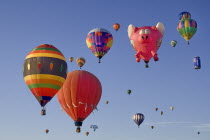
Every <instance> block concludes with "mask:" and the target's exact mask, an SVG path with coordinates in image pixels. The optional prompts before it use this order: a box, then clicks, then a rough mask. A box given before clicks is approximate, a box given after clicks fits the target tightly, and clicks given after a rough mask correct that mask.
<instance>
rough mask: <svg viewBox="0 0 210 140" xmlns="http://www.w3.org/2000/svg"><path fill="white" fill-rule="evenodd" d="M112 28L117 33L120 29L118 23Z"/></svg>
mask: <svg viewBox="0 0 210 140" xmlns="http://www.w3.org/2000/svg"><path fill="white" fill-rule="evenodd" d="M113 28H114V29H115V30H116V31H117V30H119V29H120V24H119V23H115V24H114V25H113Z"/></svg>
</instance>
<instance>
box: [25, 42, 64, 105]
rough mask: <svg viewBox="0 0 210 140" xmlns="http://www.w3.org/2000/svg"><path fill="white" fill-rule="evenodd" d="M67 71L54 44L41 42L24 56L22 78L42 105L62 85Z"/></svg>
mask: <svg viewBox="0 0 210 140" xmlns="http://www.w3.org/2000/svg"><path fill="white" fill-rule="evenodd" d="M66 71H67V64H66V60H65V58H64V56H63V54H62V53H61V52H60V51H59V50H58V49H57V48H56V47H54V46H52V45H49V44H43V45H40V46H38V47H36V48H34V49H33V50H32V51H31V52H30V53H29V54H28V55H27V56H26V58H25V62H24V66H23V76H24V80H25V82H26V84H27V86H28V87H29V89H30V90H31V92H32V93H33V95H34V96H35V97H36V99H37V100H38V102H39V103H40V105H41V106H42V107H44V106H45V105H46V104H47V103H48V102H49V101H50V100H51V99H52V98H53V97H54V96H55V94H56V93H57V92H58V91H59V89H60V88H61V87H62V85H63V83H64V81H65V79H66V75H67V73H66Z"/></svg>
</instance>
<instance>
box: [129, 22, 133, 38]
mask: <svg viewBox="0 0 210 140" xmlns="http://www.w3.org/2000/svg"><path fill="white" fill-rule="evenodd" d="M134 28H135V27H134V26H133V25H132V24H130V25H129V26H128V37H129V38H130V37H131V34H132V33H133V30H134Z"/></svg>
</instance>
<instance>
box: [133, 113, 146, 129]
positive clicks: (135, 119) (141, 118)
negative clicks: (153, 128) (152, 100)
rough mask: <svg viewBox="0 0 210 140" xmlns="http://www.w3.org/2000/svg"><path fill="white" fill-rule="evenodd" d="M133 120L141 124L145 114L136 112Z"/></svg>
mask: <svg viewBox="0 0 210 140" xmlns="http://www.w3.org/2000/svg"><path fill="white" fill-rule="evenodd" d="M133 121H134V122H135V123H136V124H137V125H138V126H139V125H140V124H141V123H142V122H143V121H144V115H143V114H141V113H136V114H134V115H133Z"/></svg>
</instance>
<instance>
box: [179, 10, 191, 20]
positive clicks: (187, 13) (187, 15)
mask: <svg viewBox="0 0 210 140" xmlns="http://www.w3.org/2000/svg"><path fill="white" fill-rule="evenodd" d="M187 18H191V14H190V13H189V12H181V13H180V14H179V20H183V19H187Z"/></svg>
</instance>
